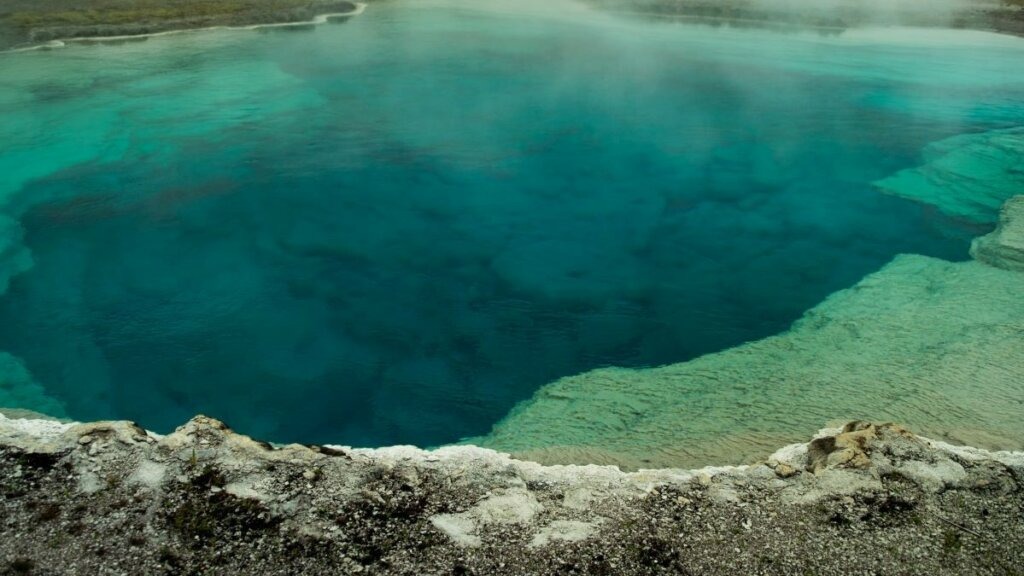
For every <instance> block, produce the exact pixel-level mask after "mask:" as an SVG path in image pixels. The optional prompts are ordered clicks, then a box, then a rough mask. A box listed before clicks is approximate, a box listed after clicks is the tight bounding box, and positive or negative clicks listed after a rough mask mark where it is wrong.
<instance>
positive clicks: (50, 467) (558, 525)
mask: <svg viewBox="0 0 1024 576" xmlns="http://www.w3.org/2000/svg"><path fill="white" fill-rule="evenodd" d="M0 462H2V465H0V504H2V506H3V508H4V521H3V522H0V562H2V564H0V570H5V571H6V572H7V573H34V574H90V575H92V574H163V573H168V574H195V573H216V574H247V575H263V574H355V573H367V574H573V573H576V574H624V575H628V574H652V573H670V574H737V573H751V574H752V573H770V574H773V573H780V574H781V573H787V574H791V573H796V574H820V575H824V574H850V573H876V574H893V573H900V574H977V573H993V574H1012V573H1014V572H1013V571H1014V570H1016V568H1017V567H1018V566H1019V564H1018V562H1019V559H1020V557H1021V554H1022V553H1024V531H1022V530H1020V510H1021V509H1024V453H1021V452H989V451H985V450H980V449H975V448H966V447H955V446H952V445H949V444H945V443H942V442H937V441H933V440H929V439H927V438H923V437H920V436H916V435H914V434H912V433H910V432H909V431H907V430H905V429H903V428H901V427H899V426H896V425H893V424H872V423H867V422H851V423H849V424H847V425H846V426H844V427H843V428H842V429H826V430H823V431H821V432H820V433H819V434H818V435H817V436H816V437H815V438H814V439H812V440H811V441H810V442H808V443H803V444H795V445H791V446H787V447H784V448H782V449H780V450H778V451H776V452H775V454H773V455H772V456H771V457H770V458H768V459H767V460H765V461H763V462H759V463H757V464H754V465H749V466H728V467H708V468H702V469H699V470H681V469H661V470H641V471H639V472H632V473H627V472H622V471H620V470H619V469H617V468H615V467H610V466H596V465H588V466H543V465H540V464H537V463H534V462H525V461H520V460H515V459H512V458H511V457H509V456H508V455H507V454H501V453H498V452H495V451H493V450H488V449H483V448H479V447H474V446H452V447H446V448H440V449H437V450H433V451H425V450H420V449H417V448H413V447H402V446H398V447H391V448H380V449H350V448H344V447H336V446H302V445H289V446H272V445H270V444H268V443H265V442H259V441H256V440H253V439H251V438H249V437H247V436H243V435H240V434H236V433H234V432H232V431H231V430H230V429H229V428H228V427H227V426H225V425H224V424H223V423H221V422H219V421H217V420H214V419H212V418H207V417H203V416H198V417H195V418H193V419H192V420H191V421H189V422H188V423H186V424H185V425H183V426H181V427H179V428H178V429H177V430H176V431H175V432H174V433H172V434H169V435H167V436H161V435H158V434H154V433H151V432H147V431H146V430H143V429H142V428H140V427H138V426H137V425H135V424H133V423H130V422H95V423H88V424H75V423H61V422H57V421H53V420H41V419H12V418H7V417H4V416H0Z"/></svg>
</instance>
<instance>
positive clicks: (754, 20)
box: [0, 0, 1024, 51]
mask: <svg viewBox="0 0 1024 576" xmlns="http://www.w3.org/2000/svg"><path fill="white" fill-rule="evenodd" d="M584 1H585V2H586V3H587V4H589V5H590V6H593V7H595V8H597V9H601V10H606V11H609V12H616V13H622V14H623V15H627V16H630V17H641V18H642V17H650V18H665V17H671V18H681V19H689V20H694V21H698V22H706V23H708V24H711V25H715V26H721V25H728V26H737V27H757V26H768V27H783V28H789V27H793V28H815V29H821V30H843V29H846V28H853V27H860V26H870V25H882V24H891V23H893V22H898V23H899V24H900V25H906V26H918V27H952V28H963V29H976V30H986V31H993V32H999V33H1004V34H1012V35H1017V36H1024V0H965V2H964V3H963V4H962V6H961V7H959V8H955V9H951V10H942V11H935V10H931V9H930V8H929V6H930V5H929V3H928V2H923V3H921V4H920V7H916V8H900V9H896V10H893V11H887V12H886V14H884V15H880V14H877V13H876V12H875V7H876V6H877V4H865V3H863V2H859V1H858V0H839V1H838V2H835V3H830V4H829V8H828V9H818V10H812V11H807V10H799V9H797V8H796V7H794V6H793V5H792V4H787V3H785V2H781V3H773V2H767V3H766V2H762V1H759V0H584ZM908 6H909V5H908ZM359 11H360V5H359V4H357V3H355V2H350V1H348V0H89V2H88V3H87V7H83V6H82V5H81V4H80V3H77V2H73V1H71V0H9V1H8V2H5V3H4V4H3V6H0V51H11V50H18V49H25V48H37V47H46V46H47V44H51V43H54V42H57V41H61V42H67V41H80V40H85V39H94V40H104V39H123V38H132V37H145V36H151V35H155V34H159V33H167V32H181V31H190V30H202V29H210V28H214V29H216V28H248V27H261V26H268V25H302V24H310V25H311V24H316V23H318V18H323V17H325V16H335V15H337V16H342V15H355V14H358V13H359ZM321 23H322V22H321Z"/></svg>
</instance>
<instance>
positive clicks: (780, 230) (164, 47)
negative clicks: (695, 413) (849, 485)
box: [0, 2, 1024, 445]
mask: <svg viewBox="0 0 1024 576" xmlns="http://www.w3.org/2000/svg"><path fill="white" fill-rule="evenodd" d="M499 6H500V3H494V4H491V3H473V4H470V3H466V4H464V5H460V4H457V3H456V4H439V3H427V2H389V3H384V4H379V5H378V4H374V5H371V6H370V7H369V8H368V9H367V11H366V12H365V13H364V14H363V15H361V16H359V17H356V18H353V19H351V20H349V21H347V22H345V23H335V24H328V25H324V26H321V27H317V28H315V29H310V30H301V31H284V30H274V31H269V30H265V31H237V32H208V33H198V34H188V35H178V36H168V37H160V38H151V39H149V40H147V41H145V42H133V43H124V44H119V45H90V46H72V47H68V48H66V49H62V50H57V51H49V52H33V53H21V54H15V55H3V56H0V291H2V288H3V286H4V284H5V280H7V278H8V277H10V283H9V287H8V289H7V291H6V293H5V294H4V295H3V296H2V297H0V350H3V351H6V352H9V353H10V354H12V355H14V356H16V357H17V358H18V359H20V363H21V364H22V365H23V366H24V368H26V369H27V371H28V372H29V373H30V374H31V378H32V379H33V380H34V381H35V382H36V383H38V385H39V389H40V390H42V391H43V392H42V393H40V394H39V395H38V397H32V396H31V395H28V394H21V395H20V396H19V395H18V393H17V391H15V392H13V393H11V394H10V396H11V397H13V398H22V400H19V401H18V403H20V404H22V406H20V407H26V408H39V407H44V406H45V407H50V406H53V404H54V402H56V403H59V404H60V405H62V407H63V409H64V410H65V411H66V414H68V415H70V416H72V417H74V418H79V419H94V418H112V417H116V418H130V419H134V420H137V421H139V422H140V423H141V424H143V425H145V426H147V427H149V428H152V429H156V430H168V429H170V428H172V427H173V426H175V425H177V424H180V423H181V422H182V421H184V420H185V419H186V418H188V417H190V416H191V415H192V414H194V413H196V412H203V413H206V414H209V415H212V416H216V417H219V418H222V419H224V420H226V421H227V422H228V423H229V424H231V425H233V426H234V427H236V428H237V429H239V430H241V431H244V432H247V433H250V434H254V435H259V436H261V437H264V438H269V439H273V440H278V441H293V440H295V441H305V442H325V441H330V442H335V443H350V444H356V445H380V444H394V443H414V444H419V445H432V444H438V443H444V442H450V441H455V440H457V439H459V438H462V437H466V436H470V435H475V434H482V433H485V432H487V430H488V429H489V428H490V426H491V425H492V424H493V423H494V422H496V421H497V420H498V419H500V418H501V417H502V416H503V415H504V414H505V413H506V412H507V411H508V410H509V409H510V408H511V407H512V406H513V405H514V404H515V403H516V402H519V401H521V400H524V399H526V398H528V397H529V396H530V395H531V393H532V392H533V391H534V390H536V389H537V388H538V387H539V386H541V385H542V384H545V383H547V382H549V381H551V380H553V379H555V378H558V377H561V376H566V375H570V374H574V373H578V372H581V371H584V370H588V369H591V368H595V367H599V366H654V365H660V364H665V363H669V362H678V361H682V360H686V359H689V358H693V357H696V356H698V355H701V354H705V353H709V352H714V351H718V350H722V349H725V348H728V347H731V346H735V345H737V344H740V343H743V342H746V341H750V340H754V339H758V338H761V337H764V336H767V335H770V334H774V333H778V332H781V331H783V330H785V329H786V328H787V327H788V326H789V324H790V323H791V322H792V321H794V320H795V319H796V318H798V317H799V316H800V315H801V313H802V312H803V311H805V310H806V309H808V308H810V307H812V306H814V305H815V304H816V303H818V302H819V301H821V300H822V299H824V298H825V297H826V296H827V295H828V294H830V293H832V292H834V291H836V290H839V289H842V288H845V287H848V286H850V285H852V284H854V283H855V282H856V281H857V280H859V279H860V278H862V277H863V276H865V275H866V274H868V273H870V272H872V271H875V270H877V269H878V268H880V267H881V266H882V265H884V264H885V263H886V262H888V261H890V260H891V259H892V258H893V257H894V256H895V255H897V254H900V253H917V254H924V255H930V256H936V257H940V258H944V259H948V260H963V259H966V258H967V248H968V243H969V240H970V238H971V237H973V236H975V235H977V234H979V233H983V232H986V231H987V230H988V229H989V228H990V227H988V226H987V225H982V224H978V223H977V222H974V221H967V220H959V219H956V218H953V217H950V216H948V215H944V214H942V213H940V212H939V211H937V210H934V209H931V208H928V207H926V206H923V205H921V204H916V203H914V202H912V201H910V200H905V199H901V198H896V197H893V196H888V195H885V194H881V193H880V192H879V191H878V190H877V189H875V188H874V187H873V186H872V184H871V183H872V182H874V181H876V180H879V179H882V178H885V177H887V176H889V175H891V174H893V173H895V172H897V171H899V170H902V169H906V168H910V167H913V166H916V165H918V164H919V163H920V160H921V157H920V153H921V150H922V149H923V148H924V147H925V146H926V145H927V144H929V143H931V142H935V141H939V140H942V139H945V138H949V137H951V136H956V135H959V134H965V133H974V132H983V131H989V130H996V129H1001V128H1008V127H1013V126H1017V125H1020V124H1021V122H1022V121H1024V72H1022V69H1021V64H1020V63H1021V62H1022V61H1024V41H1022V40H1018V39H1014V38H1009V37H1001V36H995V35H990V34H983V33H976V32H954V31H930V32H926V31H912V30H898V29H894V30H869V31H850V32H847V33H843V34H838V35H837V34H834V33H830V34H822V33H816V32H806V33H780V32H775V31H768V30H756V29H752V30H733V29H728V28H715V27H708V26H700V25H694V24H686V23H679V22H669V21H662V22H658V21H653V22H652V21H643V20H629V19H622V18H617V17H612V16H608V15H602V14H600V13H597V12H592V11H589V10H586V9H583V8H579V7H577V6H575V5H572V4H568V3H554V4H553V5H552V4H549V5H548V6H545V7H542V6H533V5H530V4H526V5H523V6H519V7H517V8H516V9H514V10H509V9H507V8H502V7H499ZM29 258H31V259H29ZM0 372H2V371H0ZM0 378H2V376H0ZM24 379H25V378H24V377H22V378H21V380H22V381H23V380H24ZM11 386H12V385H11V384H10V383H8V387H11ZM0 388H2V386H0ZM33 390H35V388H34V389H33ZM44 395H45V397H44ZM0 398H2V396H0ZM51 410H52V408H51Z"/></svg>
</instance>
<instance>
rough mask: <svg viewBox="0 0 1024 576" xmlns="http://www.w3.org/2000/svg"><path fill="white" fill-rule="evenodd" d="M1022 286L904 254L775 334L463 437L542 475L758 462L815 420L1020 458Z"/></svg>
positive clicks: (534, 402)
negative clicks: (565, 469)
mask: <svg viewBox="0 0 1024 576" xmlns="http://www.w3.org/2000/svg"><path fill="white" fill-rule="evenodd" d="M1004 236H1005V233H1004ZM1022 287H1024V275H1022V274H1021V273H1020V272H1016V271H1011V270H1003V269H999V268H994V267H991V266H987V265H985V264H982V263H980V262H971V261H968V262H945V261H942V260H937V259H934V258H927V257H924V256H913V255H904V256H899V257H897V258H896V259H895V260H894V261H893V262H892V263H890V264H888V265H887V266H885V267H884V268H883V269H882V270H880V271H878V272H876V273H874V274H871V275H869V276H867V277H865V278H864V279H863V280H861V281H860V282H858V283H857V284H856V285H854V286H853V287H851V288H849V289H847V290H843V291H840V292H837V293H835V294H833V295H831V296H830V297H829V298H828V299H826V300H825V301H824V302H822V303H821V304H819V305H818V306H816V307H815V308H813V309H811V310H810V311H808V312H807V313H806V314H805V315H804V317H803V318H802V319H800V320H799V321H797V322H796V323H795V324H794V325H793V327H792V328H791V329H790V330H789V331H788V332H786V333H784V334H780V335H778V336H773V337H770V338H765V339H763V340H758V341H755V342H750V343H748V344H744V345H742V346H739V347H736V348H733V349H730V350H725V351H723V352H718V353H714V354H709V355H706V356H703V357H700V358H697V359H695V360H691V361H689V362H683V363H679V364H673V365H669V366H664V367H658V368H648V369H624V368H602V369H599V370H594V371H591V372H587V373H585V374H580V375H576V376H571V377H567V378H562V379H560V380H558V381H556V382H554V383H552V384H549V385H547V386H545V387H544V388H541V389H540V390H539V391H537V393H536V394H535V395H534V396H533V398H531V399H530V400H528V401H527V402H524V403H522V404H520V405H519V406H517V407H516V408H515V409H514V410H513V411H512V412H511V413H510V414H509V415H508V416H507V417H506V418H505V419H504V420H503V421H501V422H499V423H498V424H497V425H496V426H495V427H494V429H493V431H492V433H491V434H490V435H488V436H486V437H481V438H474V439H472V440H471V442H473V443H475V444H479V445H482V446H487V447H490V448H494V449H496V450H502V451H508V452H512V453H513V454H515V455H516V456H518V457H523V458H529V459H535V460H538V461H541V462H544V463H548V464H566V463H584V462H599V463H605V464H617V465H620V466H625V467H629V468H634V469H636V468H651V467H656V466H692V465H695V464H699V463H702V462H709V461H720V460H723V459H726V458H728V459H732V460H734V461H739V460H743V461H753V460H756V459H759V458H764V457H766V456H767V455H768V454H769V453H770V451H771V450H772V449H773V448H774V447H775V446H778V445H779V444H782V443H786V442H792V441H795V440H797V439H799V437H800V435H804V434H807V433H809V432H810V431H811V430H814V429H815V428H816V427H817V426H818V425H820V423H821V422H828V421H832V420H835V419H841V418H849V417H851V416H861V417H874V418H888V419H893V420H896V419H899V420H900V421H902V422H905V423H906V424H907V425H908V426H912V427H913V428H915V429H916V430H918V431H920V432H922V433H923V434H927V435H929V436H932V437H940V438H944V439H947V440H951V441H954V442H959V443H970V444H974V445H983V446H985V447H988V448H995V449H1014V450H1020V449H1024V420H1022V419H1021V417H1020V398H1024V338H1022V336H1021V335H1022V334H1024V290H1022ZM766 415H771V417H767V416H766ZM836 457H838V456H836ZM785 473H786V471H783V474H785Z"/></svg>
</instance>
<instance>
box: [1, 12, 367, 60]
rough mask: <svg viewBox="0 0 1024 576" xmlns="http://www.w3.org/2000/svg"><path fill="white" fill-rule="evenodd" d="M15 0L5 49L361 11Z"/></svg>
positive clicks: (301, 21) (4, 22)
mask: <svg viewBox="0 0 1024 576" xmlns="http://www.w3.org/2000/svg"><path fill="white" fill-rule="evenodd" d="M88 6H89V7H88V8H85V9H83V8H82V7H81V5H79V4H76V3H73V2H69V1H67V0H51V1H44V2H34V1H30V0H13V1H12V2H9V3H6V4H5V5H4V6H3V7H0V51H17V50H22V49H33V48H41V47H47V46H48V45H53V44H54V43H56V42H86V41H90V40H92V41H108V40H112V41H116V40H125V39H132V38H143V37H147V36H155V35H158V34H168V33H179V32H190V31H197V30H204V29H223V28H262V27H272V26H273V27H281V26H303V25H315V24H320V23H323V22H325V21H326V20H327V19H329V18H331V17H343V16H355V15H357V14H359V13H360V12H361V11H362V8H363V7H364V5H363V4H360V3H357V2H350V1H348V0H198V1H197V0H92V1H90V2H89V5H88Z"/></svg>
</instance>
